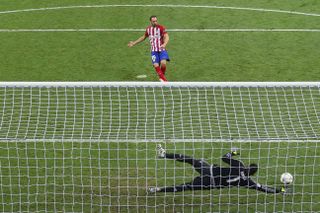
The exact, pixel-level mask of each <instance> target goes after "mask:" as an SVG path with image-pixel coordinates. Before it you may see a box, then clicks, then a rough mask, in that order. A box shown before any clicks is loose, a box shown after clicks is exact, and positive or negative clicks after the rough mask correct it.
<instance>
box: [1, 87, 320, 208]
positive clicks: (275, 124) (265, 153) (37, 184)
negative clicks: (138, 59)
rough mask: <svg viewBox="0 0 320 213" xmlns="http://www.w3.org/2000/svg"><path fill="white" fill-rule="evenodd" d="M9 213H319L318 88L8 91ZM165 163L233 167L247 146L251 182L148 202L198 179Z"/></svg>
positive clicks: (5, 162) (4, 141)
mask: <svg viewBox="0 0 320 213" xmlns="http://www.w3.org/2000/svg"><path fill="white" fill-rule="evenodd" d="M0 97H1V99H0V100H1V101H0V200H1V204H0V210H1V211H3V212H16V211H19V212H239V211H247V212H268V211H272V212H276V211H282V212H286V211H294V212H308V211H309V212H314V211H317V210H319V209H320V178H319V176H320V170H319V168H318V166H317V165H319V163H320V154H319V153H320V148H319V139H320V83H319V82H307V83H306V82H304V83H303V82H292V83H290V82H278V83H275V82H263V83H257V82H250V83H249V82H221V83H203V82H179V83H178V82H175V83H166V84H163V83H160V82H159V83H151V82H109V83H106V82H2V83H0ZM157 144H161V145H162V146H163V147H164V148H165V149H166V151H167V153H179V154H183V155H188V156H193V157H195V158H197V159H205V160H206V161H207V162H208V163H210V164H218V165H219V166H222V167H228V165H227V164H225V163H223V162H221V160H220V159H221V157H222V156H223V155H224V154H226V153H227V152H229V151H230V150H231V149H232V148H234V147H237V148H238V150H239V151H240V156H237V157H236V158H237V159H239V160H241V161H243V162H244V164H246V165H249V164H250V163H256V164H258V165H259V170H258V172H257V173H256V175H254V176H253V179H254V180H255V181H257V182H259V183H260V184H263V185H268V186H272V187H278V188H279V187H281V186H282V185H281V182H280V179H279V178H280V175H281V173H283V172H290V173H291V174H293V176H294V183H293V184H292V185H291V186H290V189H289V192H288V193H287V194H286V195H281V194H265V193H262V192H258V191H255V190H252V189H246V188H241V187H239V188H238V187H232V188H223V189H212V190H199V191H193V190H190V191H183V192H172V193H169V192H166V193H152V194H150V193H147V192H146V190H147V188H148V187H162V186H173V185H180V184H182V183H185V182H190V181H191V180H192V179H193V178H195V177H196V176H198V175H199V174H198V173H197V172H196V171H194V169H193V168H192V166H190V165H188V164H184V163H181V162H178V161H174V160H170V159H160V158H157V153H156V145H157Z"/></svg>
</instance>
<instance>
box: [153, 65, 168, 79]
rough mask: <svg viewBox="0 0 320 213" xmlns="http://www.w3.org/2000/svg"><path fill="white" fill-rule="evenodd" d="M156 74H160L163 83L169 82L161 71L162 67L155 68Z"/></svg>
mask: <svg viewBox="0 0 320 213" xmlns="http://www.w3.org/2000/svg"><path fill="white" fill-rule="evenodd" d="M155 70H156V72H157V73H158V76H159V78H160V79H162V80H163V81H167V79H166V77H165V76H164V74H163V73H162V71H161V68H160V67H155Z"/></svg>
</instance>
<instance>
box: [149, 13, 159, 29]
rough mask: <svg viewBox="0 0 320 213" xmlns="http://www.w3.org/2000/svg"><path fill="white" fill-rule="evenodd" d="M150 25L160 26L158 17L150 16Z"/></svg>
mask: <svg viewBox="0 0 320 213" xmlns="http://www.w3.org/2000/svg"><path fill="white" fill-rule="evenodd" d="M150 24H151V25H152V26H153V27H155V26H156V25H158V19H157V16H150Z"/></svg>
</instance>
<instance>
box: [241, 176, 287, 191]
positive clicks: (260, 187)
mask: <svg viewBox="0 0 320 213" xmlns="http://www.w3.org/2000/svg"><path fill="white" fill-rule="evenodd" d="M246 187H248V188H250V189H255V190H258V191H261V192H265V193H268V194H277V193H285V192H286V190H285V188H284V187H282V188H281V189H278V188H275V187H270V186H266V185H261V184H259V183H256V182H254V181H253V180H251V179H249V180H248V185H247V186H246Z"/></svg>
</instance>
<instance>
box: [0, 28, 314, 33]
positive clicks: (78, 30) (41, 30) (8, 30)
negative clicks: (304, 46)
mask: <svg viewBox="0 0 320 213" xmlns="http://www.w3.org/2000/svg"><path fill="white" fill-rule="evenodd" d="M144 31H145V29H0V33H19V32H144ZM167 31H168V32H320V29H167Z"/></svg>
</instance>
